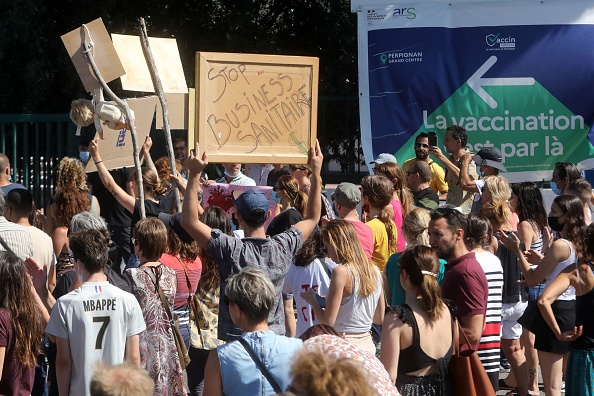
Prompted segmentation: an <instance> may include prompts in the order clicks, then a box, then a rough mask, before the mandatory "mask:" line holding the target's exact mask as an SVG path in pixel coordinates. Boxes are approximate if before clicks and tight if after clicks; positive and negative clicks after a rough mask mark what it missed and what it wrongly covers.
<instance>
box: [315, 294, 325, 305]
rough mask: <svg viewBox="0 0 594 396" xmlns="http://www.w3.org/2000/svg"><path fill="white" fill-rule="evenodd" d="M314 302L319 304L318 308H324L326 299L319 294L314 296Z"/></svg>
mask: <svg viewBox="0 0 594 396" xmlns="http://www.w3.org/2000/svg"><path fill="white" fill-rule="evenodd" d="M316 301H317V302H318V304H320V307H322V308H326V299H325V298H324V297H322V296H320V295H319V294H316Z"/></svg>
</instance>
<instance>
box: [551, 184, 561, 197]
mask: <svg viewBox="0 0 594 396" xmlns="http://www.w3.org/2000/svg"><path fill="white" fill-rule="evenodd" d="M551 190H553V193H555V195H561V194H562V193H563V190H561V189H560V188H559V187H557V183H555V182H554V181H551Z"/></svg>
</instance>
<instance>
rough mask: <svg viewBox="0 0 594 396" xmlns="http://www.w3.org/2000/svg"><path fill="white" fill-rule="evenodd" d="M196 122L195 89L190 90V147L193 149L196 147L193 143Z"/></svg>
mask: <svg viewBox="0 0 594 396" xmlns="http://www.w3.org/2000/svg"><path fill="white" fill-rule="evenodd" d="M195 120H196V90H195V89H194V88H189V89H188V143H189V144H188V146H189V148H191V149H193V148H194V145H193V144H192V143H191V142H195V141H196V140H197V139H196V130H195V128H194V125H195Z"/></svg>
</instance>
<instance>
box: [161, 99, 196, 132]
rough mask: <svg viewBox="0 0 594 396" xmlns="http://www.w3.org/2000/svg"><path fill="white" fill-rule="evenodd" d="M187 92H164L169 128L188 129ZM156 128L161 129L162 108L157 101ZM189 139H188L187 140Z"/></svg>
mask: <svg viewBox="0 0 594 396" xmlns="http://www.w3.org/2000/svg"><path fill="white" fill-rule="evenodd" d="M188 97H189V96H188V94H165V100H166V101H167V115H168V116H169V129H188ZM155 122H156V126H155V128H156V129H163V109H162V108H161V101H160V100H158V101H157V118H156V119H155ZM188 141H189V140H188Z"/></svg>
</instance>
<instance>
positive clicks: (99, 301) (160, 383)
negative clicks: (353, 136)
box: [0, 125, 594, 396]
mask: <svg viewBox="0 0 594 396" xmlns="http://www.w3.org/2000/svg"><path fill="white" fill-rule="evenodd" d="M93 135H94V133H93V134H86V135H83V137H82V139H81V143H80V152H81V156H80V160H79V159H75V158H63V159H62V160H61V161H60V164H59V166H58V167H57V169H56V175H55V180H56V183H55V186H56V188H55V192H54V194H53V196H52V197H51V200H50V202H49V204H48V206H47V207H46V208H45V211H43V212H42V211H40V210H37V209H36V207H35V203H34V200H33V194H32V193H31V191H30V190H29V189H28V188H27V187H26V186H23V185H20V184H16V183H11V181H10V180H9V177H10V175H11V168H10V163H9V161H8V158H7V157H6V156H5V155H4V154H0V188H1V189H2V194H0V394H7V395H8V394H10V395H35V396H36V395H101V396H103V395H114V396H115V395H129V396H133V395H134V396H141V395H151V394H154V395H223V394H225V395H275V394H278V395H281V394H282V395H296V396H302V395H312V396H313V395H337V396H338V395H405V396H417V395H429V396H431V395H452V394H454V391H453V386H454V385H456V384H453V383H452V381H451V379H450V374H449V364H450V360H451V357H452V354H453V353H454V352H455V351H457V350H458V349H459V350H460V351H461V352H464V351H466V350H474V351H477V354H478V357H479V359H480V361H481V363H482V366H483V369H484V371H485V373H486V375H487V377H488V378H489V381H490V383H491V385H492V387H493V391H494V392H495V391H498V390H500V389H505V390H509V393H508V394H510V395H521V396H526V395H537V394H539V380H538V378H539V376H538V373H539V372H540V373H542V380H543V384H542V385H543V388H544V392H545V394H546V395H547V396H559V395H560V394H561V393H562V392H563V391H564V392H565V394H567V395H578V396H581V395H584V396H585V395H593V394H594V352H593V351H594V321H593V319H592V317H591V316H590V315H589V312H590V310H591V309H593V308H594V298H593V294H592V293H593V292H592V290H593V289H594V226H593V225H590V222H591V218H592V210H591V208H592V203H593V202H594V195H593V193H592V187H591V186H590V184H589V183H588V182H587V181H586V180H585V179H584V178H583V177H582V176H581V175H580V172H579V171H578V170H577V167H576V166H575V165H574V164H572V163H570V162H559V163H557V164H556V165H555V169H554V171H553V176H552V180H551V186H552V190H553V192H554V193H555V194H556V198H555V199H554V201H553V203H552V205H551V207H550V208H545V203H544V201H543V196H542V194H541V189H539V188H538V187H537V186H536V184H534V183H532V182H521V183H514V184H510V183H509V182H508V181H507V180H506V178H505V173H504V172H505V171H506V169H505V166H504V164H503V161H502V157H501V154H500V153H499V152H498V150H496V149H494V148H489V147H486V148H483V149H482V150H480V151H479V152H478V153H470V152H468V150H467V148H466V144H467V134H466V131H465V130H464V129H463V128H461V127H459V126H456V125H452V126H450V127H448V129H447V131H446V133H445V139H444V147H445V151H446V152H447V154H445V153H442V151H441V149H440V148H439V147H437V146H432V145H430V144H429V136H428V135H427V134H425V133H420V134H419V135H418V136H416V137H415V145H414V149H415V157H413V158H410V159H405V158H403V159H401V161H402V163H403V165H402V167H401V166H400V165H399V164H398V159H397V158H395V157H394V156H393V155H391V154H381V155H380V156H378V158H376V159H375V160H374V161H372V162H371V164H372V166H373V168H372V173H373V174H372V175H369V176H365V177H364V178H363V179H362V180H361V181H360V183H358V185H357V184H353V183H349V182H343V183H340V184H338V185H337V187H336V188H335V189H334V191H333V193H332V194H328V195H327V194H326V193H325V192H324V191H323V184H322V179H321V177H320V173H321V170H322V165H323V155H322V150H321V148H320V146H319V143H316V144H315V145H314V146H312V147H311V148H310V150H309V152H308V163H307V164H295V165H280V164H275V165H270V164H247V165H245V167H244V165H242V164H222V165H221V166H218V165H215V164H209V162H208V153H206V152H204V153H202V152H200V149H199V146H198V144H196V145H195V148H194V149H193V150H188V145H187V142H186V141H185V140H184V139H177V140H176V141H175V142H174V148H175V150H174V152H175V156H176V161H177V163H176V165H177V166H176V169H171V167H170V163H169V161H168V160H167V159H166V158H160V159H158V160H157V161H154V162H153V160H152V158H151V154H150V150H151V145H152V141H151V139H150V138H147V140H146V141H145V142H144V145H143V147H142V150H141V155H142V159H143V161H144V163H145V166H144V167H143V168H142V174H141V177H142V181H143V188H142V190H141V189H140V186H139V185H138V184H137V181H136V180H137V175H136V173H135V172H134V171H131V170H130V169H127V168H122V169H108V168H107V167H106V164H105V163H104V161H103V160H102V157H101V150H100V141H99V140H98V139H94V136H93ZM448 154H449V155H448ZM87 161H93V162H94V164H95V165H96V168H97V171H96V172H94V173H90V174H88V175H87V174H86V173H85V171H84V169H85V165H86V162H87ZM440 164H442V165H443V167H442V165H440ZM213 184H228V185H230V186H234V185H235V186H243V187H244V188H242V189H240V190H237V191H233V197H232V201H233V209H232V212H233V213H232V215H229V214H228V213H227V212H226V211H225V210H224V209H222V208H220V207H218V206H215V205H207V204H206V202H202V196H203V194H202V192H203V190H204V189H207V188H210V186H212V185H213ZM251 187H253V188H251ZM262 187H266V188H268V189H271V190H272V191H271V192H272V200H273V202H274V206H275V210H270V208H271V202H270V200H269V198H267V196H266V194H265V193H264V191H266V188H262ZM176 188H177V189H178V190H179V193H180V195H181V197H182V205H181V211H179V210H178V208H177V206H176V204H175V203H176V199H175V194H174V189H176ZM141 192H143V193H144V194H143V201H141V200H140V199H139V197H140V196H141V194H140V193H141ZM142 207H144V212H145V213H146V218H143V216H142V215H141V212H142V211H141V208H142ZM42 213H45V214H42ZM458 332H459V333H460V334H461V335H460V337H459V338H460V341H459V342H460V345H454V342H455V339H457V338H455V337H454V334H455V333H458ZM507 364H509V366H510V368H511V369H510V372H509V375H508V376H507V377H506V378H505V379H504V378H502V377H500V365H501V366H506V365H507ZM457 385H460V384H457Z"/></svg>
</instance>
